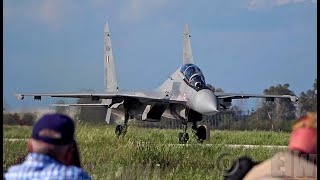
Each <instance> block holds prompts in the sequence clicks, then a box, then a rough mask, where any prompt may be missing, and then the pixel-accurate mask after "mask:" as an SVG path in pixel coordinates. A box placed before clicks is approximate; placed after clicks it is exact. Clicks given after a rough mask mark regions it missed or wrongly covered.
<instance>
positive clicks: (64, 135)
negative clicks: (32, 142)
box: [32, 113, 75, 145]
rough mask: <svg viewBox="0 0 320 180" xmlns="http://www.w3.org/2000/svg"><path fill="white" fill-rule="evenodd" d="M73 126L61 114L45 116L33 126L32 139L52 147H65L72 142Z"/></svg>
mask: <svg viewBox="0 0 320 180" xmlns="http://www.w3.org/2000/svg"><path fill="white" fill-rule="evenodd" d="M74 131H75V125H74V122H73V120H72V119H71V118H70V117H68V116H66V115H63V114H57V113H54V114H45V115H44V116H42V117H41V118H40V119H39V120H38V121H37V122H36V124H35V125H34V127H33V131H32V138H33V139H36V140H39V141H43V142H46V143H49V144H53V145H67V144H70V143H72V142H74Z"/></svg>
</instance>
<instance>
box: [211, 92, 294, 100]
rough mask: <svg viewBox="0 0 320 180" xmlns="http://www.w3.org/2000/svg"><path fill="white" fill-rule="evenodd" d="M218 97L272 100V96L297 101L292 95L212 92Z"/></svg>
mask: <svg viewBox="0 0 320 180" xmlns="http://www.w3.org/2000/svg"><path fill="white" fill-rule="evenodd" d="M214 94H215V95H216V96H217V97H218V98H219V99H227V98H229V99H247V98H266V99H267V100H273V99H274V98H284V99H290V101H292V102H297V101H298V99H299V98H298V97H297V96H292V95H260V94H237V93H223V92H215V93H214Z"/></svg>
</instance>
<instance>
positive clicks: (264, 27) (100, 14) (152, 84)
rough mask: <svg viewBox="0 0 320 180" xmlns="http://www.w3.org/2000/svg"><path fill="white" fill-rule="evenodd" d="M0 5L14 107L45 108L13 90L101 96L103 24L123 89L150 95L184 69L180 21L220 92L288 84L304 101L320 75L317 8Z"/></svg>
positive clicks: (301, 4) (257, 0) (141, 1)
mask: <svg viewBox="0 0 320 180" xmlns="http://www.w3.org/2000/svg"><path fill="white" fill-rule="evenodd" d="M3 5H4V9H3V17H4V33H3V36H4V42H3V45H4V46H3V51H4V61H3V64H4V66H3V67H4V73H3V75H4V79H3V80H4V84H3V93H4V94H3V98H4V101H5V103H6V104H8V105H9V106H10V107H11V108H21V107H29V106H31V107H33V106H39V105H44V104H46V103H47V102H48V100H46V99H45V100H44V102H42V103H39V102H34V101H33V100H32V98H29V99H26V100H25V101H17V100H16V99H15V98H13V97H12V96H11V95H10V93H11V92H23V93H29V92H36V93H38V92H79V91H82V90H84V89H93V90H95V91H97V92H102V91H103V27H104V24H105V22H106V21H108V22H109V27H110V31H111V38H112V45H113V54H114V58H115V65H116V70H117V78H118V85H119V87H120V89H126V90H130V89H134V90H139V89H141V90H146V89H153V88H156V87H158V86H159V85H160V84H161V83H162V82H163V81H164V80H165V79H167V78H168V76H169V75H170V74H171V73H172V72H173V71H174V70H176V69H177V68H179V67H180V66H181V64H182V31H183V26H184V24H185V23H188V24H189V30H190V33H191V36H192V37H191V38H192V39H191V44H192V50H193V56H194V60H195V63H196V64H197V65H198V66H199V67H200V68H201V69H202V71H203V73H204V75H205V78H206V82H207V83H210V84H213V85H214V86H215V87H220V88H222V89H224V91H225V92H234V93H258V94H260V93H263V90H264V89H266V88H268V87H270V86H272V85H277V84H284V83H289V84H290V89H291V90H293V91H294V92H295V93H296V95H300V93H301V92H302V91H306V90H308V89H310V88H311V87H312V84H313V81H314V80H315V78H316V76H317V68H316V64H317V60H316V57H317V53H316V39H317V33H316V32H317V28H316V27H317V24H316V20H317V17H316V11H317V7H316V6H317V1H316V0H236V1H231V0H228V1H226V0H220V1H217V0H215V1H213V0H208V1H198V2H196V1H185V0H175V1H170V0H153V1H150V0H123V1H116V0H114V1H111V0H105V1H103V0H91V1H84V0H25V1H20V0H4V2H3ZM56 100H57V99H54V100H53V101H54V102H55V101H56ZM51 101H52V99H51ZM254 102H255V101H254V100H251V101H248V102H246V104H245V105H248V106H250V103H253V104H254Z"/></svg>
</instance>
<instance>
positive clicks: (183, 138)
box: [179, 132, 189, 144]
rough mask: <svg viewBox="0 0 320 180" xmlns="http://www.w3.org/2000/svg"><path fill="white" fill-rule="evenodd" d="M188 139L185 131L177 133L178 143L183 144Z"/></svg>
mask: <svg viewBox="0 0 320 180" xmlns="http://www.w3.org/2000/svg"><path fill="white" fill-rule="evenodd" d="M188 141H189V134H188V133H187V132H180V133H179V143H180V144H185V143H187V142H188Z"/></svg>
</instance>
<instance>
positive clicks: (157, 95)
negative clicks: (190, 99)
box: [13, 91, 186, 106]
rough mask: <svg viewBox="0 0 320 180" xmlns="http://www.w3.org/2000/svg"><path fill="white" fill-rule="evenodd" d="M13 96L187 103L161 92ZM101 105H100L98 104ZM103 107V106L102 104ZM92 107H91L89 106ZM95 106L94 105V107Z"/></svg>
mask: <svg viewBox="0 0 320 180" xmlns="http://www.w3.org/2000/svg"><path fill="white" fill-rule="evenodd" d="M13 95H14V96H15V97H16V98H17V99H20V100H23V99H24V98H25V97H26V96H31V97H32V96H33V97H34V99H35V100H41V97H42V96H45V97H57V98H91V99H92V100H99V99H114V98H118V99H126V98H134V99H138V100H140V101H141V102H147V101H158V102H165V103H183V104H184V103H186V100H183V99H178V98H170V97H169V96H166V95H165V94H164V93H163V92H160V91H114V92H106V93H31V94H17V93H13ZM96 105H99V104H96ZM100 105H101V104H100ZM89 106H90V105H89ZM92 106H94V105H92Z"/></svg>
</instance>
